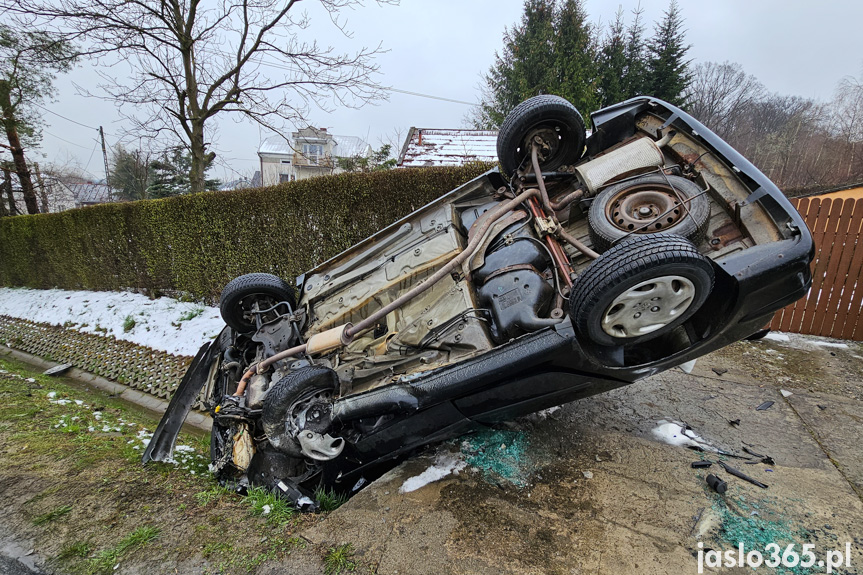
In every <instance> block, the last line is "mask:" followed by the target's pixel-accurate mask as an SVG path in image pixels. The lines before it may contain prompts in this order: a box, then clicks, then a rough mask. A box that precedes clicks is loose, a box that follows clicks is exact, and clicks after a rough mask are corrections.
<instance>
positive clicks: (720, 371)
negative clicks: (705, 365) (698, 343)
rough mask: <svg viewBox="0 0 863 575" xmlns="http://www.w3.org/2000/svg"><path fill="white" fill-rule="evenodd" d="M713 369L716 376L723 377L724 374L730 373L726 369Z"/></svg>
mask: <svg viewBox="0 0 863 575" xmlns="http://www.w3.org/2000/svg"><path fill="white" fill-rule="evenodd" d="M711 369H712V370H713V373H715V374H716V375H722V374H724V373H728V370H727V369H725V368H724V367H713V368H711Z"/></svg>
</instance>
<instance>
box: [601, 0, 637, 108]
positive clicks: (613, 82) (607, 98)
mask: <svg viewBox="0 0 863 575" xmlns="http://www.w3.org/2000/svg"><path fill="white" fill-rule="evenodd" d="M624 34H625V30H624V24H623V10H618V11H617V15H616V17H615V19H614V22H613V23H612V24H611V26H610V27H609V29H608V33H607V34H606V36H605V38H604V39H603V42H602V48H601V49H600V52H599V71H600V74H599V85H598V87H597V88H598V89H597V91H598V97H599V105H600V107H603V106H608V105H609V104H614V103H615V102H620V101H621V100H625V99H626V98H627V96H629V94H627V93H626V88H625V81H626V78H625V73H626V38H625V36H624Z"/></svg>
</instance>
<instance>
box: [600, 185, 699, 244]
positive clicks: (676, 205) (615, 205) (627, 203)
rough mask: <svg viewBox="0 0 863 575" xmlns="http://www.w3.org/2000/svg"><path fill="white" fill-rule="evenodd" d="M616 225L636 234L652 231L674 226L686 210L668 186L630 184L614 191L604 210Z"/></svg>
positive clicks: (610, 220) (684, 214)
mask: <svg viewBox="0 0 863 575" xmlns="http://www.w3.org/2000/svg"><path fill="white" fill-rule="evenodd" d="M605 216H606V218H607V219H608V221H609V222H611V223H612V225H614V226H615V227H616V228H618V229H619V230H622V231H624V232H628V233H629V232H631V233H636V234H649V233H655V232H658V231H660V230H664V229H667V228H671V227H673V226H675V225H677V224H678V223H679V222H680V221H681V220H682V219H683V218H684V217H685V216H686V211H685V210H684V209H683V207H682V206H681V205H680V200H679V199H678V197H677V194H675V192H674V190H673V189H671V187H669V186H659V185H656V184H650V185H646V186H633V187H631V188H626V189H624V190H621V191H620V192H619V193H618V194H616V195H615V196H614V197H613V198H611V201H609V202H608V206H607V207H606V209H605Z"/></svg>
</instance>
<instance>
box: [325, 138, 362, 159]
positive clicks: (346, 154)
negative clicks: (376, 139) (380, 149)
mask: <svg viewBox="0 0 863 575" xmlns="http://www.w3.org/2000/svg"><path fill="white" fill-rule="evenodd" d="M333 140H335V142H336V145H335V147H334V148H333V155H334V156H336V157H337V158H350V157H352V156H366V155H367V153H368V152H369V151H370V148H369V145H368V143H367V142H366V141H365V140H363V139H362V138H360V137H359V136H333Z"/></svg>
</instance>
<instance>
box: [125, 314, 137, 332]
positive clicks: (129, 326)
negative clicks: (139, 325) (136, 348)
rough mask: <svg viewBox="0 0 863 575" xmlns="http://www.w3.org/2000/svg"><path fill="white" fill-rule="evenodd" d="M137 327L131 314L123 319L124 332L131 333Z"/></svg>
mask: <svg viewBox="0 0 863 575" xmlns="http://www.w3.org/2000/svg"><path fill="white" fill-rule="evenodd" d="M134 328H135V318H133V317H132V316H131V315H127V316H126V318H125V319H124V320H123V333H129V332H130V331H132V330H133V329H134Z"/></svg>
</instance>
